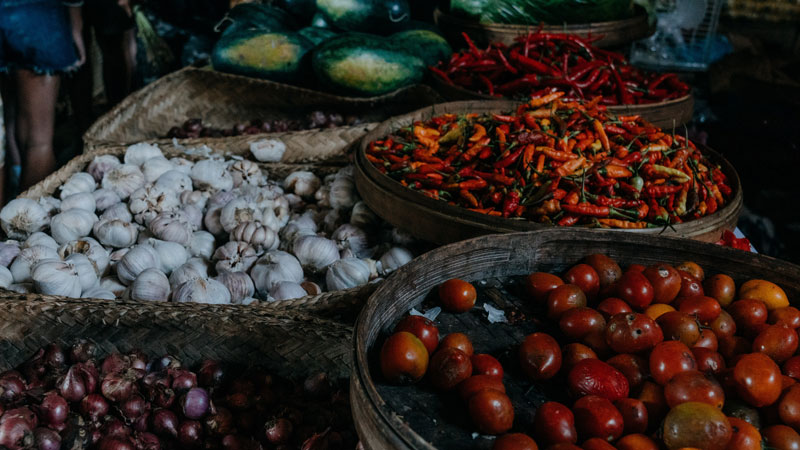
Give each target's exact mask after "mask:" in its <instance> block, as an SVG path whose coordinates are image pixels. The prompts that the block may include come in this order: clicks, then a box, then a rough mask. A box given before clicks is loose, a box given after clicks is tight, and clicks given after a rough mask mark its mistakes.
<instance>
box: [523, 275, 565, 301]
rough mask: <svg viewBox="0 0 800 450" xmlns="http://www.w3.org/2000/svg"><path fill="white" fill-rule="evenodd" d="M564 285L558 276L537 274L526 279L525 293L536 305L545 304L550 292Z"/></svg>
mask: <svg viewBox="0 0 800 450" xmlns="http://www.w3.org/2000/svg"><path fill="white" fill-rule="evenodd" d="M562 284H564V281H563V280H562V279H561V278H559V277H558V276H556V275H553V274H550V273H545V272H536V273H532V274H530V275H528V276H527V277H526V278H525V292H527V293H528V295H529V296H530V298H531V299H532V300H533V301H534V302H536V303H544V302H545V301H546V300H547V295H548V294H550V291H552V290H553V289H555V288H556V287H558V286H561V285H562Z"/></svg>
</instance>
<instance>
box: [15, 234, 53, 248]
mask: <svg viewBox="0 0 800 450" xmlns="http://www.w3.org/2000/svg"><path fill="white" fill-rule="evenodd" d="M34 245H41V246H43V247H50V248H52V249H53V250H58V242H56V240H55V239H53V238H51V237H50V235H49V234H45V233H42V232H41V231H37V232H36V233H32V234H31V235H30V236H28V239H26V240H25V242H23V243H22V248H29V247H33V246H34Z"/></svg>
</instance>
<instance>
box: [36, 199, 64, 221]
mask: <svg viewBox="0 0 800 450" xmlns="http://www.w3.org/2000/svg"><path fill="white" fill-rule="evenodd" d="M37 203H39V206H41V207H42V209H44V212H45V213H46V214H47V217H49V218H52V217H53V216H54V215H56V214H58V213H59V212H61V200H59V199H57V198H55V197H51V196H47V197H42V198H40V199H39V201H38V202H37Z"/></svg>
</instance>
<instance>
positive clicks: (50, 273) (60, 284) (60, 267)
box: [31, 259, 81, 297]
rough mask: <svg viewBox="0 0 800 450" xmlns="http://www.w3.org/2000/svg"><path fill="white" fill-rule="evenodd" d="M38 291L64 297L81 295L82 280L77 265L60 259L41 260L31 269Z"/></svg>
mask: <svg viewBox="0 0 800 450" xmlns="http://www.w3.org/2000/svg"><path fill="white" fill-rule="evenodd" d="M31 279H33V286H34V288H35V289H36V291H37V292H39V293H42V294H45V295H58V296H62V297H80V296H81V280H80V276H79V275H78V271H77V269H76V268H75V265H74V264H72V263H70V262H68V261H61V260H58V259H45V260H41V261H39V262H38V263H36V265H35V266H34V267H33V268H32V269H31Z"/></svg>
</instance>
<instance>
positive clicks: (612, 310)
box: [596, 297, 633, 320]
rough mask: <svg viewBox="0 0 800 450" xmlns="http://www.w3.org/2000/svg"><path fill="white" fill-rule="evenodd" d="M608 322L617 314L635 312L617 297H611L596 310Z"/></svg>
mask: <svg viewBox="0 0 800 450" xmlns="http://www.w3.org/2000/svg"><path fill="white" fill-rule="evenodd" d="M596 309H597V310H598V311H599V312H600V314H602V315H603V317H604V318H605V319H606V320H608V319H610V318H611V316H614V315H616V314H623V313H629V312H633V310H632V309H631V307H630V305H628V304H627V303H625V302H624V301H622V299H619V298H616V297H609V298H607V299H605V300H603V301H602V302H600V303H599V304H598V305H597V308H596Z"/></svg>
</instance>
